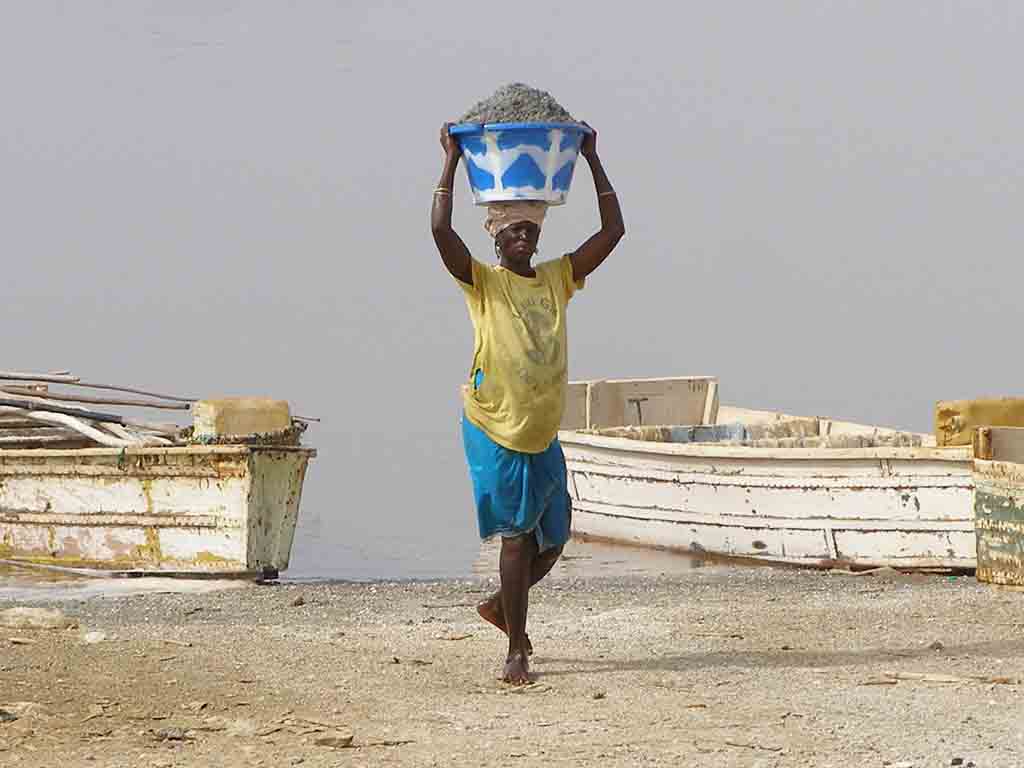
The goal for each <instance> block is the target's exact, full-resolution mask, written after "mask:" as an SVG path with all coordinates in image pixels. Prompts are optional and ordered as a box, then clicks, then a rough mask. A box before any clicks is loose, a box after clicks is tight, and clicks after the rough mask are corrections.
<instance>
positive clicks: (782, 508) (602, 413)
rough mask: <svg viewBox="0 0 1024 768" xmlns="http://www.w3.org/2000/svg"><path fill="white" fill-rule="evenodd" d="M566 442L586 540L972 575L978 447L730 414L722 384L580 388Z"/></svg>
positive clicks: (764, 414)
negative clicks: (720, 400)
mask: <svg viewBox="0 0 1024 768" xmlns="http://www.w3.org/2000/svg"><path fill="white" fill-rule="evenodd" d="M652 425H653V426H652ZM661 425H665V426H661ZM559 437H560V440H561V443H562V446H563V449H564V451H565V455H566V461H567V465H568V469H569V489H570V494H571V496H572V501H573V532H574V533H575V534H576V535H579V536H581V537H584V538H594V539H599V540H608V541H615V542H623V543H629V544H636V545H641V546H648V547H659V548H667V549H677V550H682V551H689V552H698V553H707V554H711V555H717V556H723V557H730V558H750V559H754V560H761V561H769V562H776V563H790V564H796V565H807V566H816V567H852V568H868V567H878V566H892V567H895V568H902V569H907V568H953V569H972V568H974V566H975V534H974V523H973V500H972V493H973V480H972V458H973V453H972V448H971V447H970V446H963V447H948V448H939V447H936V446H935V440H934V438H933V437H932V436H930V435H924V434H915V433H908V432H900V431H898V430H892V429H883V428H877V427H871V426H866V425H860V424H854V423H850V422H843V421H837V420H833V419H825V418H817V417H811V418H800V417H795V416H790V415H786V414H781V413H774V412H768V411H754V410H749V409H742V408H734V407H728V406H722V407H719V405H718V383H717V381H716V380H715V379H714V378H711V377H688V378H679V379H648V380H621V381H591V382H574V383H573V384H571V385H570V392H569V399H568V403H567V408H566V416H565V421H564V422H563V430H562V431H561V433H560V435H559Z"/></svg>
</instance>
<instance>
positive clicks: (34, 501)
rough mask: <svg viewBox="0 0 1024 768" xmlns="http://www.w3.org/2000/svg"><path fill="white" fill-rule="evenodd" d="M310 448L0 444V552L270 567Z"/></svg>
mask: <svg viewBox="0 0 1024 768" xmlns="http://www.w3.org/2000/svg"><path fill="white" fill-rule="evenodd" d="M315 455H316V452H315V451H314V450H312V449H308V448H297V447H283V446H282V447H275V446H246V445H228V446H222V445H213V446H201V445H197V446H187V447H173V448H135V449H132V448H126V449H120V450H118V449H113V448H81V449H76V450H46V449H43V450H2V451H0V559H3V560H9V561H11V562H13V563H21V564H36V565H48V566H60V567H70V568H85V569H98V570H100V571H107V572H110V571H114V572H120V573H130V572H155V573H187V574H218V575H239V576H250V575H251V576H263V577H275V576H276V575H277V573H278V572H279V571H283V570H284V569H286V568H287V567H288V561H289V557H290V554H291V548H292V540H293V536H294V534H295V524H296V520H297V517H298V511H299V501H300V498H301V494H302V484H303V480H304V478H305V473H306V466H307V463H308V461H309V459H310V458H311V457H313V456H315Z"/></svg>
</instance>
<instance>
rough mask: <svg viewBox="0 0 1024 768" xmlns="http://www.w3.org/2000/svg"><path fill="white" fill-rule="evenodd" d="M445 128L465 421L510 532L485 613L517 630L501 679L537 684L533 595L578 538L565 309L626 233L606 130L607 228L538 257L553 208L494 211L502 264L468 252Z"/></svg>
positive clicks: (494, 518) (445, 218)
mask: <svg viewBox="0 0 1024 768" xmlns="http://www.w3.org/2000/svg"><path fill="white" fill-rule="evenodd" d="M448 128H449V126H448V124H446V125H444V126H443V127H442V129H441V146H442V147H443V148H444V151H445V163H444V170H443V171H442V172H441V180H440V182H439V183H438V186H437V188H436V189H435V190H434V197H433V207H432V209H431V217H430V218H431V228H432V229H433V234H434V242H435V244H436V245H437V249H438V251H440V253H441V260H442V261H443V262H444V265H445V267H447V268H448V271H449V272H450V273H451V274H452V276H453V277H454V278H455V279H456V281H457V282H458V284H459V286H460V287H461V288H462V291H463V293H464V294H465V298H466V305H467V307H468V308H469V314H470V318H471V319H472V321H473V329H474V352H473V365H472V367H471V369H470V370H471V374H470V380H469V386H468V387H467V394H466V396H465V402H464V414H463V419H462V430H463V442H464V444H465V450H466V460H467V462H468V464H469V470H470V476H471V478H472V481H473V492H474V497H475V500H476V508H477V524H478V528H479V531H480V537H481V538H482V539H488V538H490V537H492V536H501V557H500V566H499V570H500V576H501V589H500V591H499V592H497V593H495V594H494V595H492V596H491V597H490V598H489V599H488V600H485V601H484V602H483V603H481V604H480V605H479V606H478V608H477V610H478V611H479V613H480V615H481V616H482V617H483V618H484V619H486V620H487V621H489V622H490V623H492V624H494V625H495V626H496V627H498V628H499V629H501V630H502V631H504V632H505V633H506V634H507V635H508V653H507V655H506V658H505V664H504V669H503V672H502V679H503V680H505V681H506V682H509V683H513V684H524V683H527V682H529V662H528V656H529V655H530V653H532V648H531V646H530V640H529V638H528V637H527V634H526V614H527V604H528V598H529V590H530V587H531V586H532V585H533V584H536V583H537V582H538V581H540V580H541V579H542V578H544V576H545V575H546V574H547V573H548V571H550V570H551V568H552V567H553V566H554V564H555V562H556V561H557V560H558V558H559V556H560V555H561V554H562V547H563V546H564V545H565V542H566V541H568V539H569V516H570V511H571V510H570V499H569V493H568V489H567V485H566V470H565V458H564V456H563V455H562V448H561V446H560V445H559V443H558V438H557V434H558V426H559V423H560V422H561V419H562V411H563V409H564V406H565V392H566V386H567V384H568V366H567V355H566V325H565V309H566V306H567V304H568V302H569V300H570V298H572V295H573V294H574V293H575V292H576V291H577V290H579V289H581V288H583V283H584V279H585V278H586V277H587V275H589V274H590V273H591V272H593V271H594V270H595V269H597V267H598V266H600V265H601V263H602V262H603V261H604V260H605V259H606V258H607V257H608V254H610V253H611V252H612V249H613V248H615V246H616V244H617V243H618V242H619V240H620V239H622V236H623V235H624V234H625V225H624V224H623V222H622V211H621V210H620V208H619V202H618V199H617V198H616V195H615V191H614V190H613V189H612V186H611V183H610V182H609V181H608V177H607V175H606V174H605V172H604V169H603V168H602V166H601V161H600V160H599V159H598V156H597V133H596V132H594V133H589V134H587V135H586V136H585V138H584V139H583V145H582V147H581V149H580V154H581V155H582V156H583V157H584V158H585V159H586V161H587V163H588V164H589V166H590V170H591V173H592V174H593V177H594V186H595V188H596V193H597V205H598V210H599V211H600V214H601V229H600V230H599V231H598V232H597V233H595V234H594V235H592V236H591V237H590V238H588V239H587V240H586V242H584V243H583V245H581V246H580V247H579V248H577V249H576V250H575V251H574V252H573V253H570V254H567V255H565V256H563V257H562V258H560V259H556V260H552V261H547V262H543V263H540V264H537V265H533V264H532V260H533V257H534V255H535V254H536V253H537V241H538V240H539V239H540V231H541V225H542V224H543V222H544V215H545V213H546V210H547V206H546V204H544V203H532V202H522V203H519V202H517V203H497V204H494V205H491V206H489V208H488V214H487V219H486V221H485V223H484V227H485V228H486V229H487V231H488V233H489V234H490V235H491V236H492V237H493V238H494V250H495V253H496V255H497V258H498V263H497V265H485V264H483V263H481V262H479V261H477V260H475V259H473V258H472V257H471V256H470V253H469V250H468V249H467V248H466V245H465V243H464V242H463V241H462V238H460V237H459V236H458V234H456V232H455V230H453V229H452V196H453V194H454V181H455V171H456V169H457V168H458V164H459V158H460V156H461V153H460V151H459V146H458V143H457V142H456V141H455V139H454V138H453V137H452V136H451V135H450V134H449V132H448Z"/></svg>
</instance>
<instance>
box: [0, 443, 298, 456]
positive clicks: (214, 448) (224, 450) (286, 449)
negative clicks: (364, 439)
mask: <svg viewBox="0 0 1024 768" xmlns="http://www.w3.org/2000/svg"><path fill="white" fill-rule="evenodd" d="M268 452H283V453H304V454H306V455H307V456H308V457H309V458H311V459H312V458H315V457H316V455H317V449H316V448H307V447H305V446H301V445H245V444H236V445H172V446H126V447H124V448H105V447H99V448H0V460H3V459H8V458H10V459H74V458H79V457H81V458H103V457H107V456H110V457H114V458H117V457H120V456H190V455H191V456H195V455H199V456H218V455H220V456H235V455H237V456H244V455H247V454H252V453H268Z"/></svg>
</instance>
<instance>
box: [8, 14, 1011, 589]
mask: <svg viewBox="0 0 1024 768" xmlns="http://www.w3.org/2000/svg"><path fill="white" fill-rule="evenodd" d="M370 6H371V4H370V3H365V4H355V3H346V2H337V3H327V2H321V3H314V2H293V3H284V2H217V1H214V0H203V1H202V2H198V1H196V2H191V1H190V2H183V1H182V0H175V1H174V2H172V1H171V0H167V1H166V2H137V1H136V2H127V1H125V2H87V1H85V0H83V1H82V2H66V3H56V2H46V1H44V0H22V1H20V2H18V1H15V0H5V1H3V2H0V115H2V120H0V209H2V211H3V217H2V222H3V224H2V227H0V249H2V258H3V261H4V267H3V271H2V277H0V323H2V328H3V335H2V339H3V342H2V347H0V349H2V353H3V354H2V355H0V368H28V369H54V368H71V369H73V370H74V371H76V372H77V373H80V374H82V375H88V376H89V377H90V378H94V379H114V380H119V381H124V382H131V383H134V384H136V385H139V386H148V387H151V388H154V389H162V390H173V391H176V392H180V393H183V394H188V395H199V396H214V395H219V394H254V395H269V396H275V397H282V398H287V399H289V400H290V401H292V403H293V406H294V409H295V410H296V411H297V412H299V413H302V414H304V415H315V416H320V417H322V418H323V419H324V423H323V424H322V425H319V426H315V427H313V428H312V429H311V430H310V431H309V432H308V433H307V442H309V443H310V444H312V445H315V446H316V447H318V448H319V449H320V451H321V452H320V456H319V458H318V459H317V460H316V462H315V464H314V465H313V466H312V468H311V470H310V473H309V477H308V482H307V486H306V493H305V496H304V500H303V510H302V514H301V526H300V534H299V536H300V540H299V542H298V544H297V547H296V551H295V553H294V558H293V563H294V567H293V570H292V571H291V574H292V575H298V576H302V575H313V574H318V575H327V576H341V577H363V576H384V575H395V576H398V575H412V576H429V575H437V574H455V573H461V572H465V571H466V569H467V568H468V566H469V563H470V561H471V560H472V559H473V557H474V556H475V554H476V551H477V542H476V537H475V528H474V522H473V513H472V509H471V499H470V495H469V484H468V479H467V476H466V471H465V468H464V466H463V462H462V455H461V444H460V442H459V436H458V428H457V418H458V412H459V404H458V399H457V387H458V385H459V383H460V382H461V381H462V379H463V377H464V376H465V375H466V371H467V369H468V366H469V363H470V354H471V351H472V350H471V345H472V334H471V330H470V327H469V321H468V318H467V314H466V309H465V306H464V303H463V300H462V297H461V295H460V292H459V290H458V289H457V288H456V287H455V286H454V285H453V283H452V281H451V279H450V278H449V277H448V275H447V273H446V272H445V271H444V269H443V267H442V266H441V264H440V261H439V259H438V257H437V255H436V252H435V250H434V246H433V242H432V240H431V237H430V232H429V226H428V211H429V206H430V197H431V194H430V193H431V190H432V189H433V187H434V185H435V183H436V180H437V176H438V173H439V170H440V167H441V160H442V158H441V150H440V147H439V145H438V142H437V134H438V128H439V126H440V124H441V123H442V122H443V121H444V120H451V119H454V118H456V117H457V116H458V115H459V114H460V113H461V112H462V111H464V110H465V109H466V108H467V107H468V106H469V105H471V104H472V103H473V102H475V101H477V100H478V99H480V98H483V97H485V96H487V95H489V94H490V92H492V91H493V90H494V89H495V88H496V87H497V86H499V85H501V84H504V83H507V82H509V81H513V80H522V81H525V82H527V83H530V84H532V85H534V86H537V87H541V88H544V89H546V90H549V91H551V92H552V93H553V94H554V95H555V97H556V98H557V99H558V100H559V101H560V102H561V103H562V104H563V105H564V106H565V107H567V108H568V109H569V110H570V111H572V112H573V113H574V114H575V115H576V117H577V118H580V119H585V120H587V121H588V122H590V123H591V124H592V125H593V126H595V127H596V128H597V129H598V131H599V133H600V139H599V142H598V147H599V150H600V153H601V156H602V159H603V160H604V163H605V167H606V169H607V171H608V173H609V176H610V178H611V180H612V182H613V184H614V185H615V187H616V188H617V189H618V192H619V198H620V201H621V203H622V207H623V211H624V214H625V218H626V225H627V235H626V238H625V239H624V240H623V241H622V243H621V244H620V245H619V247H618V249H617V250H616V251H615V253H614V254H613V255H612V257H611V259H609V261H608V262H606V263H605V265H604V266H602V267H601V269H600V270H599V271H598V272H597V273H595V275H594V276H593V277H592V278H591V279H590V280H589V282H588V287H587V289H586V290H585V291H584V292H582V293H580V294H578V296H577V297H576V299H574V301H573V304H572V308H571V311H570V376H571V377H573V378H595V377H648V376H669V375H685V374H713V375H717V376H718V377H719V378H720V382H721V392H722V399H723V402H725V403H730V404H738V405H745V406H750V407H763V408H776V409H780V410H786V411H789V412H793V413H798V414H804V415H829V416H835V417H844V418H849V419H854V420H859V421H866V422H875V423H880V424H886V425H891V426H899V427H905V428H912V429H919V430H929V429H930V427H931V419H932V408H933V403H934V401H935V400H937V399H940V398H956V397H971V396H980V395H986V394H994V395H1009V394H1021V386H1020V384H1019V378H1020V373H1021V365H1020V363H1019V361H1018V359H1017V358H1016V355H1015V353H1014V350H1015V349H1016V347H1017V340H1018V337H1019V324H1020V321H1021V318H1022V314H1024V313H1022V311H1021V309H1020V308H1019V297H1020V295H1021V293H1022V285H1024V280H1022V278H1024V264H1022V260H1021V258H1020V255H1021V254H1020V252H1021V246H1022V243H1024V235H1022V217H1021V214H1020V212H1019V208H1020V203H1021V200H1022V199H1024V196H1022V193H1024V147H1022V144H1021V137H1022V136H1024V102H1022V100H1021V99H1020V96H1019V91H1020V86H1019V79H1020V73H1021V72H1022V71H1024V48H1022V46H1021V43H1020V41H1021V39H1022V32H1024V4H1020V3H1014V2H982V1H980V0H979V1H976V2H971V3H951V2H937V1H936V0H931V1H927V2H926V1H924V0H913V1H912V0H901V2H892V1H891V0H884V1H883V0H880V1H878V2H865V1H864V0H861V1H860V2H824V1H823V0H813V1H811V0H808V1H806V2H796V1H795V0H790V1H788V2H782V1H776V2H772V3H755V2H725V1H723V2H716V3H708V2H682V3H667V2H666V3H640V4H638V3H611V4H604V7H599V4H598V3H595V2H592V1H588V2H582V1H579V2H578V1H576V0H562V2H558V3H550V2H546V3H542V2H535V1H533V0H521V1H520V2H517V3H515V4H510V3H499V4H494V6H493V7H494V10H493V11H491V10H489V6H488V5H487V4H486V3H481V2H473V3H456V2H444V3H430V4H428V3H417V2H408V3H397V2H375V3H373V4H372V6H373V7H372V8H371V7H370ZM1014 73H1016V74H1014ZM457 193H458V194H457V197H456V215H455V224H456V228H457V229H458V230H459V231H460V232H461V233H462V234H463V237H464V238H465V239H466V241H467V243H468V244H469V245H470V248H471V249H472V250H473V251H474V253H475V254H476V255H477V257H478V258H481V259H488V258H490V254H491V249H490V243H489V240H488V238H487V236H486V234H485V233H484V231H483V229H482V228H481V220H482V211H481V210H478V209H475V208H474V207H473V206H472V205H471V203H470V201H469V198H468V195H467V192H466V184H465V177H464V175H463V172H462V171H461V169H460V176H459V188H458V190H457ZM596 226H597V215H596V205H595V202H594V198H593V187H592V182H591V179H590V176H589V173H587V171H586V169H585V166H582V165H581V167H580V169H579V171H578V173H577V175H576V179H575V181H574V185H573V188H572V192H571V194H570V197H569V203H568V205H566V206H564V207H563V208H560V209H556V210H553V211H552V212H551V213H550V215H549V217H548V223H547V225H546V226H545V230H544V234H543V236H542V239H541V255H542V258H553V257H556V256H558V255H560V254H561V253H563V252H565V251H568V250H571V249H572V248H574V247H575V246H576V245H578V243H579V242H581V241H582V240H583V239H584V238H585V237H586V236H587V235H588V234H590V232H591V231H592V230H593V229H594V228H596Z"/></svg>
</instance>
